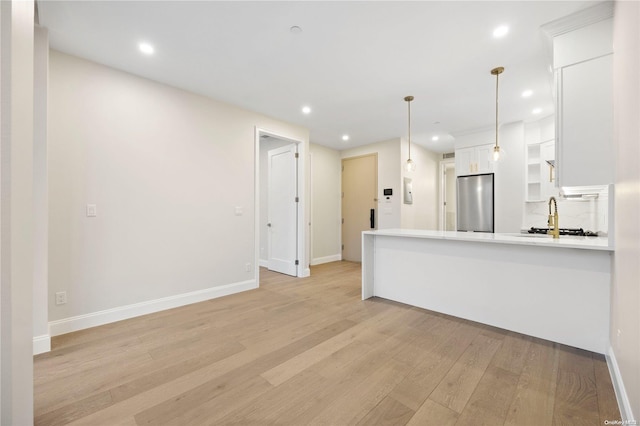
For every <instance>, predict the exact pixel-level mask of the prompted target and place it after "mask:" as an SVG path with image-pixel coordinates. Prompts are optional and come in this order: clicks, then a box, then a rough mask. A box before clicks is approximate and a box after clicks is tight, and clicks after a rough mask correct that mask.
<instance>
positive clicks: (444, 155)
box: [442, 152, 456, 160]
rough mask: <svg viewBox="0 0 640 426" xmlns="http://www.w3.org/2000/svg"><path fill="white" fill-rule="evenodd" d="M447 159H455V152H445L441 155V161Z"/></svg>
mask: <svg viewBox="0 0 640 426" xmlns="http://www.w3.org/2000/svg"><path fill="white" fill-rule="evenodd" d="M447 158H456V153H455V152H447V153H444V154H442V159H443V160H446V159H447Z"/></svg>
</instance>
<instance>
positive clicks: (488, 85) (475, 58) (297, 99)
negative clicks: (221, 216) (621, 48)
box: [38, 0, 596, 152]
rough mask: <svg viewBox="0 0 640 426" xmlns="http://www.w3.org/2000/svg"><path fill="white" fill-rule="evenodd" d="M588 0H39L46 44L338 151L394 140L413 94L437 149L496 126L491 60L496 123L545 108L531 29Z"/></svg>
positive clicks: (421, 131) (417, 135) (416, 113)
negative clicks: (496, 71) (306, 134)
mask: <svg viewBox="0 0 640 426" xmlns="http://www.w3.org/2000/svg"><path fill="white" fill-rule="evenodd" d="M594 4H596V3H595V2H590V1H528V2H524V1H496V2H494V1H470V2H465V1H410V2H403V1H390V2H382V1H356V2H342V1H326V2H309V1H300V2H297V1H285V2H270V1H258V2H245V1H231V2H220V1H196V2H185V1H158V2H155V1H140V2H134V1H111V2H109V1H107V2H99V1H71V2H58V1H42V0H40V1H39V2H38V8H39V10H38V13H39V20H40V25H42V26H44V27H47V28H48V29H49V31H50V33H49V35H50V42H51V47H52V48H54V49H57V50H60V51H63V52H66V53H69V54H72V55H76V56H80V57H83V58H87V59H90V60H93V61H96V62H99V63H102V64H105V65H108V66H111V67H114V68H117V69H121V70H124V71H128V72H131V73H133V74H137V75H140V76H143V77H146V78H149V79H152V80H156V81H160V82H163V83H167V84H170V85H172V86H176V87H180V88H183V89H186V90H189V91H193V92H196V93H200V94H203V95H206V96H209V97H212V98H214V99H218V100H221V101H225V102H228V103H231V104H234V105H238V106H240V107H243V108H246V109H249V110H253V111H257V112H260V113H263V114H266V115H269V116H272V117H274V118H278V119H281V120H284V121H287V122H291V123H295V124H299V125H302V126H305V127H307V128H308V129H309V130H310V132H311V142H314V143H317V144H321V145H325V146H329V147H332V148H335V149H339V150H341V149H345V148H350V147H354V146H358V145H364V144H367V143H372V142H377V141H381V140H385V139H391V138H395V137H399V136H400V137H406V134H407V104H406V102H404V100H403V98H404V97H405V96H406V95H413V96H415V100H414V101H413V103H412V105H411V107H412V121H413V125H412V140H413V141H414V142H415V143H418V144H420V145H423V146H425V147H427V148H429V149H432V150H434V151H439V152H446V151H449V150H452V140H453V136H454V135H457V134H460V133H464V132H468V131H471V130H477V129H486V128H489V127H490V126H492V125H493V124H494V120H495V109H494V108H495V103H494V102H495V100H494V97H495V77H493V76H492V75H491V74H490V70H491V69H492V68H494V67H496V66H504V67H505V72H504V74H502V75H501V76H500V116H501V120H500V121H501V122H502V123H506V122H512V121H518V120H533V119H536V118H538V117H543V116H545V115H549V114H551V113H553V102H552V95H551V88H550V82H551V76H550V72H549V69H548V65H549V63H550V62H549V61H550V56H549V52H547V50H546V49H547V46H546V44H545V40H544V37H543V35H542V33H541V31H540V26H541V25H543V24H545V23H547V22H550V21H552V20H554V19H557V18H560V17H563V16H566V15H569V14H571V13H573V12H575V11H577V10H581V9H584V8H586V7H589V6H591V5H594ZM503 24H506V25H508V26H509V28H510V31H509V33H508V34H507V36H505V37H504V38H501V39H495V38H493V36H492V31H493V29H494V28H495V27H497V26H499V25H503ZM294 25H296V26H299V27H301V28H302V32H301V33H300V34H292V33H291V32H290V27H291V26H294ZM141 41H147V42H149V43H152V44H153V45H154V46H155V49H156V53H155V54H154V55H153V56H144V55H142V54H141V53H140V52H139V50H138V47H137V45H138V43H139V42H141ZM525 89H531V90H533V91H534V94H533V96H531V97H530V98H528V99H523V98H522V97H521V93H522V91H523V90H525ZM303 105H309V106H311V108H312V113H311V114H309V115H303V114H302V113H301V107H302V106H303ZM533 108H542V113H541V114H540V115H538V116H534V115H533V114H532V112H531V111H532V109H533ZM345 133H347V134H349V135H350V140H349V141H348V142H344V141H342V139H341V136H342V135H343V134H345ZM436 134H437V135H439V136H440V140H439V141H438V142H432V140H431V138H432V136H433V135H436ZM488 142H490V141H488Z"/></svg>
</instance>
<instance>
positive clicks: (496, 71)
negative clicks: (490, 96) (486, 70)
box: [491, 67, 504, 152]
mask: <svg viewBox="0 0 640 426" xmlns="http://www.w3.org/2000/svg"><path fill="white" fill-rule="evenodd" d="M503 72H504V67H497V68H494V69H492V70H491V75H495V76H496V146H495V148H494V151H496V152H498V150H499V149H500V146H499V145H498V80H499V78H500V74H502V73H503Z"/></svg>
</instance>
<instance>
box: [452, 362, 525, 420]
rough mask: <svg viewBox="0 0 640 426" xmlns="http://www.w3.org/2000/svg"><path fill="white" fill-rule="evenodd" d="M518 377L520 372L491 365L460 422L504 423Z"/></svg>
mask: <svg viewBox="0 0 640 426" xmlns="http://www.w3.org/2000/svg"><path fill="white" fill-rule="evenodd" d="M518 378H519V374H515V373H512V372H511V371H507V370H503V369H502V368H498V367H494V366H492V365H489V367H487V370H486V371H485V373H484V375H483V376H482V379H480V382H479V383H478V386H477V387H476V389H475V391H474V392H473V394H472V395H471V398H469V402H468V403H467V405H466V407H465V409H464V410H463V412H462V413H461V414H460V417H459V418H458V424H461V425H465V424H468V425H471V424H473V425H476V426H481V425H486V426H493V425H501V424H503V423H504V420H505V418H506V417H507V413H508V412H509V407H510V406H511V402H512V401H513V396H514V393H515V390H516V387H517V385H518Z"/></svg>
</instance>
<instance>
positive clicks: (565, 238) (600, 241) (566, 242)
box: [363, 229, 613, 251]
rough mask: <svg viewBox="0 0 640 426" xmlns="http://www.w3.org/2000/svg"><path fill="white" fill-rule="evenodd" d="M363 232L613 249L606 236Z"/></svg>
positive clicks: (400, 230) (401, 231)
mask: <svg viewBox="0 0 640 426" xmlns="http://www.w3.org/2000/svg"><path fill="white" fill-rule="evenodd" d="M363 234H368V235H380V236H388V237H407V238H427V239H435V240H455V241H471V242H478V243H495V244H514V245H524V246H544V247H558V248H574V249H584V250H604V251H613V247H609V239H608V238H607V237H577V236H569V235H561V236H560V238H556V239H554V238H553V237H551V235H543V234H518V233H513V234H490V233H486V232H456V231H426V230H421V229H380V230H377V231H365V232H363Z"/></svg>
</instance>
